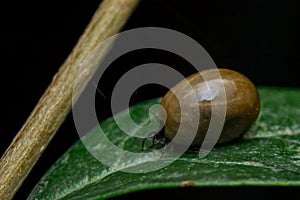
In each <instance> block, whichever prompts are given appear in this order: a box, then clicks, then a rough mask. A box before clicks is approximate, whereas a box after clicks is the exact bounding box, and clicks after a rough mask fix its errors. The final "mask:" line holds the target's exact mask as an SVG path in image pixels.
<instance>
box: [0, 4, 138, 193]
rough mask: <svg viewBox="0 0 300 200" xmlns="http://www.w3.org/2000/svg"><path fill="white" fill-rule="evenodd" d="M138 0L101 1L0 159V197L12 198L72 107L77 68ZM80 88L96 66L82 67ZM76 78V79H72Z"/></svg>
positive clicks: (116, 30)
mask: <svg viewBox="0 0 300 200" xmlns="http://www.w3.org/2000/svg"><path fill="white" fill-rule="evenodd" d="M138 2H139V0H104V1H103V2H102V3H101V5H100V6H99V8H98V9H97V11H96V12H95V14H94V16H93V18H92V19H91V21H90V23H89V25H88V26H87V28H86V30H85V32H84V33H83V35H82V36H81V38H80V39H79V41H78V43H77V45H76V46H75V48H74V49H73V51H72V52H71V54H70V55H69V57H68V58H67V59H66V61H65V63H64V64H63V65H62V66H61V68H60V69H59V71H58V72H57V74H56V75H55V76H54V78H53V81H52V83H51V84H50V85H49V87H48V89H47V90H46V91H45V93H44V94H43V96H42V97H41V99H40V100H39V102H38V104H37V105H36V107H35V108H34V110H33V111H32V113H31V114H30V116H29V118H28V119H27V121H26V122H25V124H24V125H23V127H22V128H21V130H20V131H19V133H18V134H17V135H16V137H15V138H14V140H13V142H12V143H11V145H10V146H9V147H8V149H7V150H6V152H5V153H4V155H3V156H2V158H1V161H0V177H1V179H0V180H1V183H0V184H1V185H0V199H12V198H13V196H14V194H15V193H16V191H17V190H18V189H19V187H20V186H21V184H22V183H23V181H24V180H25V178H26V177H27V175H28V174H29V172H30V170H31V169H32V167H33V166H34V164H35V163H36V162H37V160H38V158H39V157H40V156H41V154H42V153H43V151H44V150H45V148H46V147H47V145H48V144H49V142H50V141H51V139H52V138H53V136H54V135H55V133H56V132H57V130H58V128H59V127H60V125H61V124H62V123H63V121H64V119H65V118H66V116H67V115H68V113H69V112H70V111H71V108H72V92H73V86H74V82H75V80H76V76H77V73H78V71H79V67H82V66H80V65H81V64H82V61H83V60H84V58H85V57H87V55H88V54H89V53H90V52H91V51H92V50H93V49H94V48H95V47H96V46H97V44H99V43H100V42H101V41H103V40H105V39H107V38H108V37H110V36H112V35H114V34H116V33H118V32H119V31H120V29H121V28H122V27H123V25H124V24H125V22H126V21H127V19H128V18H129V17H130V15H131V13H132V12H133V10H134V8H135V7H136V5H137V4H138ZM84 67H85V70H84V71H85V72H86V73H84V74H83V73H82V74H81V76H85V77H81V78H80V79H79V80H80V82H78V83H76V84H79V85H81V87H82V88H83V87H84V86H85V85H86V84H87V83H88V81H89V80H90V78H91V76H92V75H93V72H95V71H96V67H97V65H88V66H84ZM76 81H78V79H77V80H76Z"/></svg>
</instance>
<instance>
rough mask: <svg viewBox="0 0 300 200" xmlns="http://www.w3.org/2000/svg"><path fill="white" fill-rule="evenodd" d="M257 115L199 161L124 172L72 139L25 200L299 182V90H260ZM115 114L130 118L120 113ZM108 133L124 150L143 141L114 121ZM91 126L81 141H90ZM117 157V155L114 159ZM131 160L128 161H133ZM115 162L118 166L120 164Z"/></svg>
mask: <svg viewBox="0 0 300 200" xmlns="http://www.w3.org/2000/svg"><path fill="white" fill-rule="evenodd" d="M259 93H260V97H261V104H262V105H261V107H262V109H261V113H260V116H259V118H258V120H257V121H256V123H255V124H254V125H253V126H252V127H251V129H250V130H249V131H248V133H247V134H246V135H245V137H244V138H243V139H241V140H240V141H238V142H235V143H232V144H229V145H225V146H220V147H216V148H214V149H213V151H211V152H210V153H209V154H208V155H207V156H206V157H204V158H202V159H200V158H199V157H198V154H197V153H185V154H184V155H182V156H181V157H180V158H179V159H178V160H176V161H175V162H173V163H172V164H170V165H168V166H167V167H165V168H162V169H160V170H158V171H154V172H149V173H126V172H122V171H121V170H122V169H124V168H126V167H128V166H126V165H125V166H124V164H122V163H119V165H116V166H117V167H115V168H110V167H107V166H105V165H103V164H101V163H100V162H99V161H98V160H96V159H95V158H94V157H93V156H92V155H91V154H90V153H89V152H88V151H87V150H86V148H85V147H84V146H83V144H82V142H81V141H78V142H76V143H75V144H74V145H73V146H72V147H71V148H70V149H69V150H68V151H67V152H66V153H65V154H64V155H63V156H62V157H61V158H60V159H59V160H58V161H57V162H56V163H55V164H54V165H53V166H52V167H51V168H50V169H49V171H48V172H47V173H46V174H45V175H44V177H43V178H42V179H41V180H40V182H39V183H38V184H37V185H36V187H35V188H34V189H33V191H32V193H31V194H30V196H29V199H35V198H37V199H88V198H93V199H103V198H108V197H112V196H117V195H121V194H126V193H129V192H132V191H139V190H143V189H153V188H165V187H182V186H185V185H189V184H191V185H194V184H195V186H240V185H262V186H269V185H275V186H290V185H298V186H299V185H300V90H299V89H291V88H266V87H262V88H259ZM158 102H159V99H154V100H149V101H146V102H143V103H140V104H138V105H135V106H133V107H131V115H132V118H133V119H135V121H137V122H139V123H142V122H143V121H145V119H148V117H149V116H148V114H147V112H146V111H145V109H146V108H148V107H149V106H150V105H152V104H155V103H158ZM117 117H119V118H124V119H125V118H128V116H126V115H124V114H122V113H120V114H118V115H117ZM101 127H102V128H103V130H105V132H108V135H107V137H109V139H110V140H111V141H112V142H113V143H115V144H116V145H118V146H120V147H122V148H124V149H126V150H128V151H134V152H139V151H141V139H138V138H132V137H128V136H127V135H126V134H123V132H122V131H121V130H120V129H119V128H118V127H117V125H116V124H115V122H114V120H113V119H111V118H110V119H107V120H106V121H104V122H103V123H102V124H101ZM95 134H97V133H96V132H95V130H93V131H91V132H90V133H89V134H88V136H86V137H85V138H84V139H85V140H89V141H91V142H92V141H93V139H94V138H95ZM117 161H118V159H116V162H117ZM134 164H135V163H131V165H134ZM118 166H119V167H118Z"/></svg>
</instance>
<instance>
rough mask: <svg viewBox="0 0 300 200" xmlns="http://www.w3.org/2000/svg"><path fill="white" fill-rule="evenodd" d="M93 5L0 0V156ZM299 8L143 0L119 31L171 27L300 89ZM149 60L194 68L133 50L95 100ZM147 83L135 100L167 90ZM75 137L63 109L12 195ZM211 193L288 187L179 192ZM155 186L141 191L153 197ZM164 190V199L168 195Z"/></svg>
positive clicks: (221, 57)
mask: <svg viewBox="0 0 300 200" xmlns="http://www.w3.org/2000/svg"><path fill="white" fill-rule="evenodd" d="M98 4H99V1H84V0H81V1H72V2H65V3H62V2H55V1H40V2H38V3H36V2H28V1H22V2H21V1H20V2H16V1H10V3H9V2H6V3H1V6H0V15H1V16H0V20H1V21H0V23H1V31H0V33H1V37H0V40H1V47H0V48H1V78H0V81H1V82H0V89H1V104H0V106H1V107H0V111H1V112H0V116H1V122H0V154H3V153H4V151H5V149H6V148H7V147H8V145H9V143H10V142H11V140H12V139H13V137H14V135H15V134H16V133H17V132H18V130H19V129H20V128H21V126H22V124H23V123H24V122H25V120H26V118H27V117H28V115H29V114H30V112H31V110H32V109H33V108H34V106H35V104H36V103H37V102H38V100H39V98H40V97H41V95H42V94H43V92H44V90H45V89H46V88H47V86H48V84H49V83H50V82H51V80H52V77H53V75H54V74H55V73H56V72H57V70H58V68H59V66H60V65H61V64H62V63H63V62H64V60H65V58H66V57H67V56H68V54H69V53H70V52H71V50H72V48H73V47H74V45H75V44H76V42H77V40H78V38H79V37H80V35H81V33H82V32H83V30H84V28H85V27H86V25H87V24H88V22H89V20H90V18H91V17H92V15H93V13H94V11H95V10H96V9H97V7H98ZM298 8H299V7H298V6H297V5H296V1H290V0H286V1H261V0H244V1H216V0H213V1H197V0H193V1H172V0H144V1H142V2H141V4H140V5H139V6H138V8H137V10H136V11H135V12H134V14H133V15H132V17H131V18H130V20H129V21H128V23H127V24H126V26H125V27H124V30H126V29H131V28H137V27H145V26H158V27H165V28H171V29H175V30H177V31H180V32H182V33H184V34H187V35H188V36H190V37H192V38H193V39H195V40H196V41H198V42H199V43H200V44H201V45H202V46H203V47H204V48H205V49H206V50H207V51H208V53H209V54H210V55H211V57H212V58H213V59H214V61H215V62H216V64H217V66H218V67H226V68H231V69H235V70H237V71H239V72H242V73H243V74H245V75H246V76H248V77H249V78H250V79H251V80H252V81H253V82H254V83H255V84H257V85H267V86H283V87H300V81H299V79H298V73H297V72H298V68H299V55H300V50H299V43H298V41H297V39H298V36H299V31H298V26H299V14H298V13H297V10H298ZM148 62H160V63H164V64H168V65H169V66H172V67H174V68H176V69H178V70H179V71H181V72H182V73H184V74H185V75H189V74H191V73H192V70H191V69H190V68H189V67H188V64H187V63H185V62H184V61H183V60H181V59H180V58H178V57H176V56H175V55H170V54H168V53H166V52H162V51H138V52H135V53H132V54H128V55H124V56H123V57H122V58H120V59H119V60H117V61H116V62H115V63H114V64H113V65H112V66H111V67H110V68H109V70H108V72H107V73H106V78H104V79H103V80H102V86H101V88H100V89H101V91H102V92H103V93H104V94H105V96H106V99H104V98H101V97H99V98H97V101H99V105H105V104H107V105H109V97H110V92H111V89H112V87H113V86H114V84H115V82H116V81H117V79H118V78H119V77H120V76H121V75H122V73H125V72H126V70H128V69H130V68H131V67H133V66H135V65H138V64H142V63H148ZM121 64H122V66H120V65H121ZM149 89H151V87H150V86H149V87H143V88H141V90H139V92H138V93H137V95H136V97H135V99H134V102H133V103H135V102H138V101H141V100H144V99H148V98H153V97H157V96H162V95H163V94H164V92H165V90H164V89H163V88H159V89H158V90H156V91H157V92H149V91H150V90H149ZM106 107H108V106H103V108H106ZM101 111H102V112H101V114H100V116H99V118H100V120H101V119H104V118H107V117H109V116H110V111H109V109H108V108H107V109H103V110H101ZM77 139H78V135H77V133H76V130H75V126H74V124H73V120H72V116H71V115H69V116H68V117H67V119H66V121H65V122H64V123H63V125H62V127H61V128H60V129H59V131H58V133H57V134H56V136H55V137H54V139H53V140H52V141H51V143H50V145H49V146H48V147H47V149H46V151H45V153H44V154H43V155H42V157H41V158H40V160H39V161H38V163H37V164H36V166H35V167H34V168H33V170H32V172H31V173H30V175H29V176H28V178H27V179H26V181H25V182H24V184H23V186H22V187H21V188H20V190H19V191H18V193H17V195H16V199H24V198H25V197H26V196H27V195H28V194H29V192H30V191H31V189H32V188H33V187H34V185H35V184H36V183H37V181H38V180H39V179H40V177H41V176H42V175H43V174H44V173H45V172H46V170H47V169H48V168H49V167H50V165H51V164H52V163H53V162H54V161H55V160H56V159H57V158H59V156H60V155H61V154H62V153H63V152H65V151H66V150H67V149H68V148H69V147H70V146H71V145H72V144H73V143H74V142H75V141H76V140H77ZM178 191H179V190H178ZM178 191H177V192H178ZM180 191H181V190H180ZM180 191H179V192H180ZM210 191H213V192H211V193H215V191H216V192H220V194H225V195H226V194H228V195H229V196H230V195H232V194H236V196H237V195H242V194H243V195H247V194H250V195H255V194H257V195H264V197H271V196H274V195H276V194H278V193H283V192H285V191H286V192H287V191H288V193H290V192H291V189H289V190H282V189H280V190H278V189H276V188H273V189H272V188H269V189H261V188H250V189H249V188H248V189H241V188H240V189H234V188H231V189H228V188H227V189H226V188H215V189H204V188H202V189H201V188H198V189H196V190H195V189H191V190H184V191H183V193H182V194H183V195H188V194H196V193H197V196H198V195H201V194H202V195H205V194H209V193H210ZM255 191H256V192H255ZM292 191H294V192H295V190H292ZM161 192H163V191H162V190H157V191H156V192H146V193H145V194H147V196H149V195H150V196H153V197H156V196H157V195H158V196H160V195H161ZM173 192H174V191H173ZM201 192H202V193H201ZM163 193H164V196H162V197H166V193H165V192H163ZM167 193H168V194H171V193H172V191H168V192H167ZM174 194H175V193H174ZM138 195H141V194H140V193H138V194H136V197H139V196H138ZM132 197H134V196H130V198H132Z"/></svg>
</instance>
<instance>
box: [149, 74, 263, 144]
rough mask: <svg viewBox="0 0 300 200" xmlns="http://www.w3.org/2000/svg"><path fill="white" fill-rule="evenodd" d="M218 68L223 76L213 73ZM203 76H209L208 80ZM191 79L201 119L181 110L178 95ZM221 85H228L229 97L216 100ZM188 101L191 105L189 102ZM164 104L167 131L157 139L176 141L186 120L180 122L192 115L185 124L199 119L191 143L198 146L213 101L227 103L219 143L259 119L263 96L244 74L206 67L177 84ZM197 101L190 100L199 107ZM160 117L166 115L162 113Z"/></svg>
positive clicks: (218, 103)
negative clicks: (260, 97)
mask: <svg viewBox="0 0 300 200" xmlns="http://www.w3.org/2000/svg"><path fill="white" fill-rule="evenodd" d="M216 70H218V72H219V74H220V75H221V77H222V78H221V79H220V78H216V76H214V75H213V74H214V73H216V72H217V71H216ZM203 77H206V78H205V81H204V79H203ZM207 77H208V78H207ZM210 77H211V78H210ZM187 81H188V82H189V83H190V85H191V86H192V88H193V90H194V94H196V96H197V100H198V103H197V105H196V106H197V109H198V108H199V111H200V120H199V118H198V119H193V115H191V113H181V109H180V105H179V101H178V100H177V98H176V96H175V93H179V94H180V91H182V90H185V88H186V87H187V83H188V82H187ZM220 86H222V87H223V86H224V89H225V94H226V98H225V99H224V98H223V100H222V101H212V100H213V99H214V98H216V97H217V96H218V95H220V92H219V91H220V90H219V87H220ZM208 87H209V88H210V89H208ZM185 95H188V94H185ZM183 98H184V97H183ZM188 99H189V98H187V101H188ZM185 103H187V104H188V105H189V102H185ZM160 104H161V105H162V106H163V107H164V108H165V111H166V114H167V116H166V122H165V125H164V129H163V131H161V132H160V133H158V134H157V135H156V136H155V138H156V139H158V138H159V137H163V138H165V139H166V140H167V141H170V140H172V139H173V138H174V137H175V135H176V133H177V131H178V128H179V125H180V123H182V122H181V121H180V118H181V116H183V115H184V116H189V115H190V118H188V119H189V120H185V122H184V123H185V124H184V126H186V127H189V126H191V127H192V125H193V124H194V123H195V122H196V121H195V120H198V121H199V122H198V123H199V126H198V130H197V134H196V136H195V138H194V140H193V142H192V144H191V145H190V148H194V149H195V148H200V147H201V145H202V143H203V140H204V138H205V136H206V133H207V130H208V127H209V124H210V119H211V108H212V105H213V104H214V106H226V117H225V124H224V127H223V129H222V132H221V135H220V137H219V139H218V141H217V144H224V143H228V142H231V141H233V140H235V139H237V138H240V137H241V136H242V135H243V134H244V133H245V132H246V131H247V130H248V129H249V128H250V126H251V125H252V124H253V122H254V121H255V120H256V118H257V117H258V114H259V110H260V99H259V95H258V92H257V90H256V87H255V85H254V84H253V83H252V82H251V81H250V80H249V79H248V78H247V77H245V76H244V75H242V74H240V73H238V72H236V71H233V70H229V69H210V70H204V71H202V72H200V73H196V74H193V75H191V76H189V77H188V78H187V79H186V80H185V81H181V82H179V83H178V84H177V85H176V86H174V87H173V88H172V89H171V90H170V91H169V92H168V93H167V94H166V95H165V96H164V97H163V99H162V101H161V103H160ZM193 104H195V103H190V106H195V105H193ZM159 118H162V116H161V113H160V115H159Z"/></svg>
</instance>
